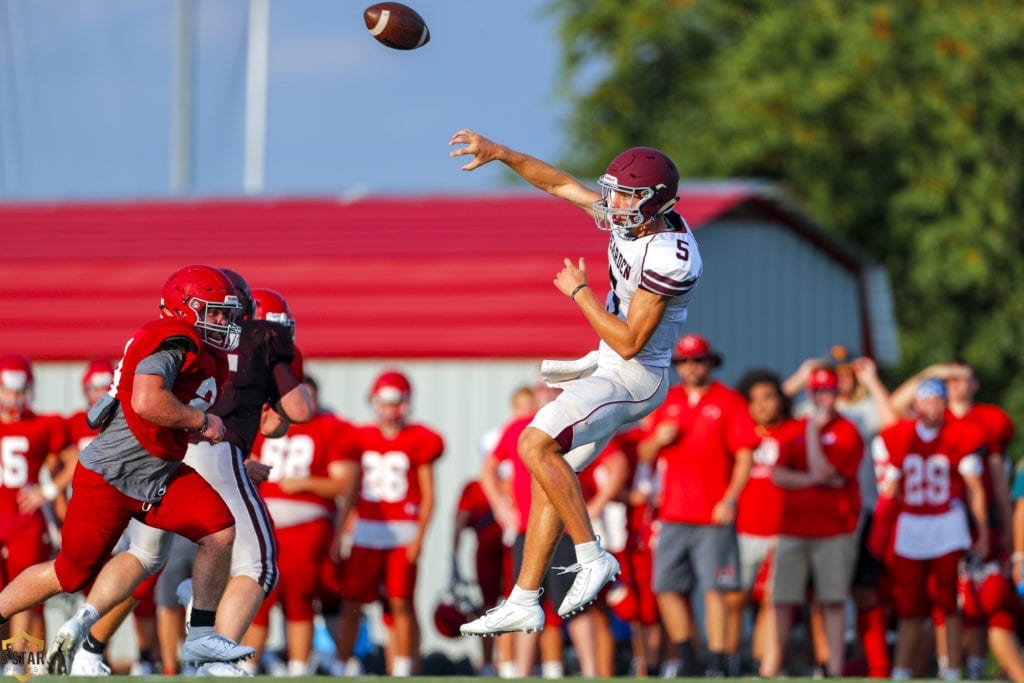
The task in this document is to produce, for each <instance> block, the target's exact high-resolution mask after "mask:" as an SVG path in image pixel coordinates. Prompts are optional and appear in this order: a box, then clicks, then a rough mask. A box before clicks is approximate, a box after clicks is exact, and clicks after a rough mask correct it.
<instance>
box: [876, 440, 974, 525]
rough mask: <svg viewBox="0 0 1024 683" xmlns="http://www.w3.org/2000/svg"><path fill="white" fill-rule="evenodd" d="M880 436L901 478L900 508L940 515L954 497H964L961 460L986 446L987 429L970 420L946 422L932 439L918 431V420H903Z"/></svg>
mask: <svg viewBox="0 0 1024 683" xmlns="http://www.w3.org/2000/svg"><path fill="white" fill-rule="evenodd" d="M879 436H880V437H881V438H882V443H883V444H884V446H885V449H886V451H887V452H888V457H887V460H888V465H889V468H895V470H896V471H897V472H898V473H899V478H900V494H899V497H900V510H901V511H902V512H911V513H914V514H917V515H939V514H943V513H946V512H948V511H949V510H950V507H951V504H952V501H953V500H954V499H959V500H961V501H962V500H964V499H965V485H964V480H963V477H962V476H961V474H960V471H959V466H960V462H961V461H962V460H963V459H964V458H966V457H967V456H969V455H971V454H974V453H977V452H979V451H981V450H983V449H984V447H985V443H986V435H985V432H984V431H983V430H982V429H981V428H980V427H978V425H977V424H975V423H973V422H971V421H967V420H956V421H952V422H947V423H946V424H944V425H943V426H942V427H941V428H940V429H939V431H938V434H937V435H936V436H935V438H933V439H932V440H931V441H924V440H922V439H921V437H920V435H919V434H918V432H917V428H916V421H915V420H903V421H901V422H897V423H896V424H894V425H892V426H891V427H888V428H886V429H884V430H882V432H881V434H879Z"/></svg>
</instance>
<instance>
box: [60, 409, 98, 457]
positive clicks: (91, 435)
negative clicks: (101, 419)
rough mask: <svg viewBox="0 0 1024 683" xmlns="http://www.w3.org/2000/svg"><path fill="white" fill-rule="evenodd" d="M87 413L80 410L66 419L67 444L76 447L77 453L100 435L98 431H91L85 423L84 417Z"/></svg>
mask: <svg viewBox="0 0 1024 683" xmlns="http://www.w3.org/2000/svg"><path fill="white" fill-rule="evenodd" d="M88 412H89V411H87V410H82V411H79V412H77V413H75V414H74V415H71V416H70V417H69V418H68V419H67V430H68V443H71V444H74V445H75V446H77V447H78V450H79V452H81V451H83V450H85V447H86V446H88V445H89V442H90V441H92V440H93V439H95V438H96V435H97V434H99V433H100V430H99V429H93V428H92V427H90V426H89V424H88V423H87V422H86V421H85V416H86V414H88Z"/></svg>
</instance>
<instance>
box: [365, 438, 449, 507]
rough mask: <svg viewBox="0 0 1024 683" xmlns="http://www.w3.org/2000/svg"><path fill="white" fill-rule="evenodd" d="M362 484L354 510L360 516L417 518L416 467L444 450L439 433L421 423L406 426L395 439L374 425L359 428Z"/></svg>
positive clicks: (430, 460)
mask: <svg viewBox="0 0 1024 683" xmlns="http://www.w3.org/2000/svg"><path fill="white" fill-rule="evenodd" d="M358 442H359V450H360V456H359V463H360V467H361V468H362V485H361V486H360V488H359V501H358V502H357V503H356V512H357V513H358V515H359V518H360V519H365V520H374V521H401V520H405V521H415V520H417V519H418V518H419V510H420V502H421V500H422V494H421V492H420V480H419V474H418V473H417V468H419V467H420V466H421V465H429V464H431V463H432V462H434V461H435V460H437V459H438V458H440V457H441V454H442V453H443V452H444V440H443V439H442V438H441V435H440V434H438V433H437V432H435V431H433V430H432V429H430V428H428V427H424V426H423V425H417V424H412V425H406V426H405V427H403V428H402V429H401V431H399V432H398V434H397V435H396V436H395V437H394V438H389V437H386V436H384V434H383V433H381V431H380V428H379V427H378V426H377V425H367V426H364V427H360V428H359V430H358Z"/></svg>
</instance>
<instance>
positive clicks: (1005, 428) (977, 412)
mask: <svg viewBox="0 0 1024 683" xmlns="http://www.w3.org/2000/svg"><path fill="white" fill-rule="evenodd" d="M946 418H947V420H950V421H952V420H957V419H961V420H967V421H969V422H973V423H975V424H976V425H978V426H979V427H980V428H981V429H982V430H983V431H984V432H985V435H986V450H987V452H986V453H985V454H984V457H982V458H981V465H982V474H981V483H982V486H984V487H985V500H986V501H987V503H988V507H989V515H988V523H989V526H990V527H991V528H993V529H1000V528H1002V517H1001V516H1000V515H999V514H998V513H997V512H996V505H997V504H998V501H997V499H996V495H995V485H994V484H993V483H992V467H993V463H992V462H991V461H990V460H991V458H996V459H997V460H998V463H997V464H996V465H995V466H997V467H1002V466H1003V461H1004V459H1005V457H1006V449H1007V447H1008V446H1009V444H1010V440H1011V439H1013V432H1014V429H1013V421H1012V420H1011V419H1010V416H1009V415H1007V414H1006V413H1005V412H1004V411H1003V409H1002V408H999V407H998V406H994V405H991V404H988V403H975V404H974V405H972V406H971V408H970V410H968V411H967V412H966V413H964V415H963V416H961V417H960V418H957V417H955V416H954V415H953V414H952V413H951V412H949V411H947V412H946ZM990 538H991V539H992V541H991V542H992V544H993V545H994V544H999V545H1002V544H1001V537H1000V534H992V535H991V536H990ZM993 550H994V551H997V550H1000V549H999V548H995V547H993Z"/></svg>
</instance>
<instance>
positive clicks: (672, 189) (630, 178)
mask: <svg viewBox="0 0 1024 683" xmlns="http://www.w3.org/2000/svg"><path fill="white" fill-rule="evenodd" d="M597 183H598V185H600V186H601V198H600V199H598V200H597V201H596V202H594V220H595V221H596V222H597V227H598V228H600V229H601V230H608V231H612V232H620V233H621V232H628V231H630V230H633V229H635V228H639V227H640V226H641V225H644V224H645V223H647V222H648V221H650V220H652V219H653V218H655V217H656V216H658V215H660V214H663V213H665V212H666V211H668V210H669V209H671V208H672V206H673V205H675V203H676V201H677V200H678V199H679V198H678V197H677V196H676V191H677V190H678V189H679V171H678V169H676V165H675V164H674V163H673V162H672V160H671V159H669V158H668V157H667V156H666V155H665V154H664V153H663V152H660V151H658V150H656V149H654V148H651V147H631V148H630V149H627V150H626V151H625V152H623V153H622V154H620V155H619V156H617V157H615V158H614V159H612V162H611V163H610V164H608V169H607V170H606V171H605V172H604V175H603V176H601V177H600V178H598V181H597ZM612 193H617V194H620V195H625V196H626V197H628V198H629V199H630V201H629V203H628V205H627V206H621V207H620V206H616V207H613V206H611V205H610V199H611V195H612Z"/></svg>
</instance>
